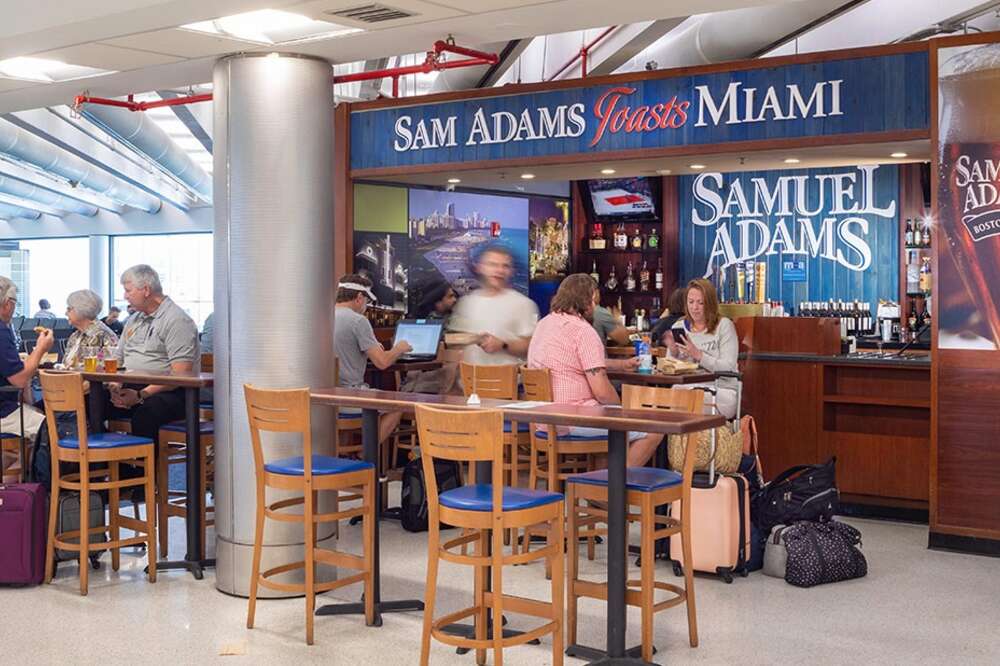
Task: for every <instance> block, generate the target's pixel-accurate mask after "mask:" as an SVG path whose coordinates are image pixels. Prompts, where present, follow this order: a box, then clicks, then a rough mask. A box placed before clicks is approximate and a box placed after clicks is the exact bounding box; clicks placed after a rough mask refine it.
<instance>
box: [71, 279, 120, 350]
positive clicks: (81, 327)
mask: <svg viewBox="0 0 1000 666" xmlns="http://www.w3.org/2000/svg"><path fill="white" fill-rule="evenodd" d="M103 305H104V303H103V302H102V301H101V297H100V296H98V295H97V294H95V293H94V292H92V291H91V290H89V289H81V290H80V291H74V292H73V293H72V294H70V295H69V296H68V297H67V298H66V317H67V318H68V319H69V323H70V325H71V326H72V327H73V328H75V329H76V330H75V331H73V334H72V335H70V336H69V340H67V342H66V353H65V354H63V363H64V364H65V365H66V367H67V368H79V367H81V366H82V365H83V359H84V356H85V355H86V350H89V349H94V350H101V351H103V352H104V353H105V355H111V354H113V353H114V350H115V348H116V347H117V346H118V336H117V335H115V333H114V331H112V330H111V329H110V328H108V326H107V325H106V324H105V323H104V322H102V321H100V320H99V319H98V318H97V315H99V314H100V313H101V307H102V306H103Z"/></svg>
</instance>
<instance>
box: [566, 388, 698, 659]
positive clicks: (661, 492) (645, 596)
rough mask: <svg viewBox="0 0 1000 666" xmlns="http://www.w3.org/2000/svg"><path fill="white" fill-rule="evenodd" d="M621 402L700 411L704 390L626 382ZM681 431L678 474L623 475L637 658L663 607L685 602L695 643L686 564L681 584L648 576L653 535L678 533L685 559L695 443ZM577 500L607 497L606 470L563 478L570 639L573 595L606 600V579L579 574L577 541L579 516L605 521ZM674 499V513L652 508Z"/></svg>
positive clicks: (571, 637) (635, 470)
mask: <svg viewBox="0 0 1000 666" xmlns="http://www.w3.org/2000/svg"><path fill="white" fill-rule="evenodd" d="M622 404H623V405H624V406H625V408H626V409H673V410H678V411H683V412H693V413H700V412H701V411H702V406H703V404H704V392H702V391H700V390H679V389H667V388H658V387H654V386H630V385H626V386H624V387H623V389H622ZM687 439H688V437H687V435H684V445H685V447H686V448H685V453H684V469H683V472H682V473H677V472H675V471H672V470H666V469H657V468H653V467H629V468H628V470H627V476H626V486H625V501H626V502H627V503H628V506H630V507H631V506H637V507H639V513H638V514H629V517H628V518H629V520H630V521H635V520H638V521H639V524H640V526H641V540H640V547H641V548H642V554H641V555H640V558H639V560H640V564H639V566H640V571H641V574H640V576H641V578H640V580H638V581H636V580H630V581H628V583H627V585H628V586H629V587H630V588H638V591H634V590H629V592H628V593H627V594H626V596H625V601H626V603H628V604H629V605H630V606H638V607H639V608H640V609H641V612H642V658H643V660H644V661H652V659H653V615H654V614H655V613H658V612H660V611H662V610H666V609H667V608H672V607H674V606H677V605H680V604H682V603H686V604H687V616H688V640H689V641H690V643H691V647H698V619H697V616H696V613H695V605H694V574H693V572H692V570H691V567H685V568H684V587H683V588H681V587H679V586H677V585H672V584H670V583H663V582H660V581H656V580H654V569H653V562H654V559H653V558H654V556H655V548H656V546H655V544H656V540H657V539H662V538H664V537H668V536H672V535H676V534H680V539H681V549H682V551H683V553H684V558H685V559H684V561H685V562H690V561H691V522H690V521H689V520H687V519H686V518H685V514H686V513H687V508H688V507H689V506H690V504H689V502H690V501H691V479H692V476H693V475H694V463H695V458H696V455H695V454H696V450H697V448H698V447H696V446H687ZM579 500H590V501H591V502H599V503H601V504H603V505H604V506H606V505H607V501H608V470H606V469H602V470H598V471H594V472H587V473H585V474H578V475H575V476H571V477H570V478H569V479H567V484H566V503H567V505H568V508H569V544H570V545H569V554H568V557H569V571H568V573H567V579H568V581H569V585H568V587H569V590H568V593H569V609H568V613H567V620H566V621H567V623H568V638H567V640H568V641H569V643H570V644H571V645H572V644H574V643H576V628H577V600H578V599H579V598H580V597H589V598H592V599H603V600H605V601H607V598H608V586H607V583H606V582H602V583H595V582H591V581H585V580H582V579H580V578H579V573H578V572H579V546H578V544H577V539H578V538H579V535H580V526H581V519H583V520H588V521H593V520H594V519H595V518H596V519H599V520H602V521H606V520H607V511H606V510H603V509H601V508H599V507H598V506H594V505H593V504H591V505H578V504H577V502H578V501H579ZM675 501H680V515H679V516H678V517H674V516H660V515H657V514H656V508H657V507H659V506H663V505H665V504H670V503H671V502H675ZM655 590H664V591H667V592H670V593H672V595H673V596H671V597H670V598H668V599H665V600H663V601H660V602H658V603H656V602H655V600H654V591H655Z"/></svg>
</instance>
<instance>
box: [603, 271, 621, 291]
mask: <svg viewBox="0 0 1000 666" xmlns="http://www.w3.org/2000/svg"><path fill="white" fill-rule="evenodd" d="M604 286H605V287H607V288H608V291H615V290H616V289H618V278H616V277H615V265H614V264H611V272H610V273H609V274H608V281H607V282H605V283H604Z"/></svg>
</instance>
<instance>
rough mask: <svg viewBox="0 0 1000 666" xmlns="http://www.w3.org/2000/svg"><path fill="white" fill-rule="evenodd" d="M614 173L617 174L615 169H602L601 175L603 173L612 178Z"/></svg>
mask: <svg viewBox="0 0 1000 666" xmlns="http://www.w3.org/2000/svg"><path fill="white" fill-rule="evenodd" d="M614 172H615V170H614V169H601V173H603V174H604V175H605V176H610V175H611V174H613V173H614Z"/></svg>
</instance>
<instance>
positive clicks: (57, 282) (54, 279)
mask: <svg viewBox="0 0 1000 666" xmlns="http://www.w3.org/2000/svg"><path fill="white" fill-rule="evenodd" d="M16 244H17V245H18V249H17V250H12V251H10V252H7V253H4V254H6V255H7V256H8V257H9V259H10V263H11V265H10V272H7V273H0V274H3V275H8V276H10V278H11V279H12V280H14V283H15V284H16V285H17V313H18V314H22V315H24V316H26V317H30V316H32V315H33V314H35V313H36V312H38V301H39V299H42V298H44V299H46V300H47V301H48V302H49V303H50V304H51V305H52V312H53V313H54V314H55V315H56V316H57V317H65V316H66V297H67V296H69V295H70V293H72V292H74V291H76V290H78V289H87V288H89V287H90V241H89V239H87V238H47V239H41V240H22V241H17V242H16ZM2 263H6V262H3V260H2V259H0V264H2Z"/></svg>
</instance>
